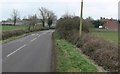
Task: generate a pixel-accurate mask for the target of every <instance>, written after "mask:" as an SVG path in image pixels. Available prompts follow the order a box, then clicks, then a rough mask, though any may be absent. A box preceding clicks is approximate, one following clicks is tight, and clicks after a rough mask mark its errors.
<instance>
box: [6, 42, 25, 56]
mask: <svg viewBox="0 0 120 74" xmlns="http://www.w3.org/2000/svg"><path fill="white" fill-rule="evenodd" d="M25 46H26V44H24V45H23V46H21V47H20V48H18V49H17V50H15V51H13V52H12V53H10V54H8V55H7V57H9V56H11V55H12V54H14V53H16V52H17V51H19V50H21V49H22V48H24V47H25Z"/></svg>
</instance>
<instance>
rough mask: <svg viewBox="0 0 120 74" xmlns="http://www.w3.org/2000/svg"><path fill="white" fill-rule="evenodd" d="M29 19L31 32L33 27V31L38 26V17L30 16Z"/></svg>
mask: <svg viewBox="0 0 120 74" xmlns="http://www.w3.org/2000/svg"><path fill="white" fill-rule="evenodd" d="M28 18H29V28H28V30H30V29H31V26H32V27H33V29H35V24H37V22H38V21H37V19H38V18H37V15H36V14H35V15H32V16H29V17H28Z"/></svg>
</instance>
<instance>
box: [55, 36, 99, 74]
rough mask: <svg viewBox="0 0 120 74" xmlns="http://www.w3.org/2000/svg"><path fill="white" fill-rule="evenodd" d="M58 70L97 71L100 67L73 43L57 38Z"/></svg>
mask: <svg viewBox="0 0 120 74" xmlns="http://www.w3.org/2000/svg"><path fill="white" fill-rule="evenodd" d="M56 37H59V36H58V35H56V36H55V39H56V40H55V41H56V43H57V49H56V53H57V68H56V70H57V72H97V71H98V69H97V68H96V66H95V65H94V64H92V63H91V61H90V60H89V59H87V58H86V57H84V56H82V55H83V54H82V53H81V52H80V50H79V49H78V48H77V47H76V46H74V45H72V44H71V43H69V42H67V41H65V40H62V39H59V38H56Z"/></svg>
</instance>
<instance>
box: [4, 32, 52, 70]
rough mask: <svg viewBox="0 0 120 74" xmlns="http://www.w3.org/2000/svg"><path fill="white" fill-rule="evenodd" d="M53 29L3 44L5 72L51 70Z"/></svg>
mask: <svg viewBox="0 0 120 74" xmlns="http://www.w3.org/2000/svg"><path fill="white" fill-rule="evenodd" d="M52 33H53V30H48V31H40V32H35V33H32V34H30V35H28V36H26V37H23V38H20V39H18V40H14V41H11V42H9V43H6V44H3V45H2V71H3V72H50V71H51V61H52V60H51V58H52Z"/></svg>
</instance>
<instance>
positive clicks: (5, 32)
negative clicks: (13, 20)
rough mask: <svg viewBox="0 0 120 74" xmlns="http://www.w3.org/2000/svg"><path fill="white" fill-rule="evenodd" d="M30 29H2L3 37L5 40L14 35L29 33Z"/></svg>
mask: <svg viewBox="0 0 120 74" xmlns="http://www.w3.org/2000/svg"><path fill="white" fill-rule="evenodd" d="M29 32H30V31H29V30H11V31H2V39H3V40H5V39H7V38H9V37H12V36H18V35H21V34H24V33H29Z"/></svg>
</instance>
